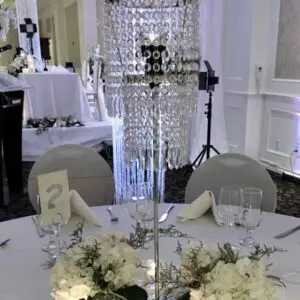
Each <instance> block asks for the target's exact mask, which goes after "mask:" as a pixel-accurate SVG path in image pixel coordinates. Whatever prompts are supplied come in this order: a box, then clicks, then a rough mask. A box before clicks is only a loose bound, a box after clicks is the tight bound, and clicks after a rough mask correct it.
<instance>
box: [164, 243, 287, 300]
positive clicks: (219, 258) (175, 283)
mask: <svg viewBox="0 0 300 300" xmlns="http://www.w3.org/2000/svg"><path fill="white" fill-rule="evenodd" d="M278 251H283V250H281V249H278V248H268V247H266V246H265V247H264V248H261V247H260V246H257V247H256V248H255V251H254V252H253V253H250V255H249V256H240V255H239V253H238V252H235V251H233V250H232V248H231V246H230V245H229V244H225V245H223V246H220V245H219V246H218V248H216V249H211V248H209V247H207V246H206V245H204V244H202V243H200V242H198V243H191V244H190V245H188V246H187V247H186V248H182V247H181V246H180V245H179V247H178V249H177V253H178V254H179V255H180V258H181V266H180V267H179V268H177V267H175V266H173V265H172V264H171V265H165V266H162V269H161V270H160V273H161V274H160V277H161V284H162V290H163V294H164V295H167V296H173V297H176V298H177V299H189V300H275V299H276V298H274V297H275V292H276V289H275V285H277V284H278V283H280V281H278V280H279V279H277V281H276V282H275V281H274V279H275V278H274V277H273V278H270V277H268V276H267V274H266V266H265V264H264V262H263V261H262V257H264V256H269V255H270V254H272V253H274V252H278Z"/></svg>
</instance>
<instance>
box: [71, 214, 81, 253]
mask: <svg viewBox="0 0 300 300" xmlns="http://www.w3.org/2000/svg"><path fill="white" fill-rule="evenodd" d="M84 221H85V220H84V219H83V220H82V221H81V222H79V223H77V227H76V228H75V230H74V231H72V232H71V234H70V236H71V243H70V245H69V246H68V249H70V248H72V247H74V246H76V245H78V244H80V243H81V242H82V241H83V238H82V234H83V228H84Z"/></svg>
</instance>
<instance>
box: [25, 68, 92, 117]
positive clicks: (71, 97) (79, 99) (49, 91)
mask: <svg viewBox="0 0 300 300" xmlns="http://www.w3.org/2000/svg"><path fill="white" fill-rule="evenodd" d="M20 79H22V80H24V81H25V82H26V83H27V84H28V85H30V86H31V87H32V88H30V89H28V90H27V91H26V95H25V102H24V119H28V118H43V117H62V116H69V115H72V116H73V117H74V118H77V119H78V120H81V121H83V122H88V121H93V120H94V118H93V117H92V115H91V112H90V109H89V104H88V100H87V97H86V94H85V92H84V89H83V86H82V82H81V80H80V77H79V75H78V74H76V73H50V72H49V73H47V72H44V73H30V74H20Z"/></svg>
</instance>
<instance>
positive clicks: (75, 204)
mask: <svg viewBox="0 0 300 300" xmlns="http://www.w3.org/2000/svg"><path fill="white" fill-rule="evenodd" d="M69 196H70V202H71V211H72V213H74V214H76V215H78V216H80V217H83V218H84V219H85V221H87V222H89V223H90V224H93V225H96V226H102V224H101V222H100V220H99V219H98V218H97V216H96V215H95V214H94V213H93V212H92V211H91V209H90V208H89V207H88V205H87V204H86V203H85V202H84V200H83V199H82V198H81V196H80V195H79V193H78V192H77V191H74V190H73V191H70V193H69Z"/></svg>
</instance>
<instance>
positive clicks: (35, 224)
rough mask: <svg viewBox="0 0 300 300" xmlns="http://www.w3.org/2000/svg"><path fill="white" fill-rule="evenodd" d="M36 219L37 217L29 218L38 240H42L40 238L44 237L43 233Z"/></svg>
mask: <svg viewBox="0 0 300 300" xmlns="http://www.w3.org/2000/svg"><path fill="white" fill-rule="evenodd" d="M37 218H38V217H37V216H33V217H31V219H32V222H33V224H34V226H35V229H36V232H37V234H38V236H39V237H40V238H42V237H44V236H45V233H44V232H43V230H42V229H41V227H40V224H39V221H38V219H37Z"/></svg>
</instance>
